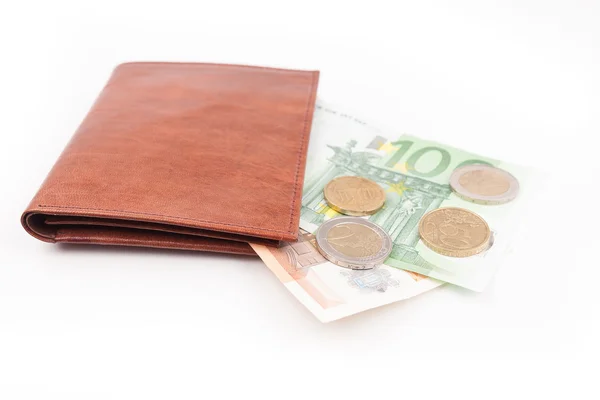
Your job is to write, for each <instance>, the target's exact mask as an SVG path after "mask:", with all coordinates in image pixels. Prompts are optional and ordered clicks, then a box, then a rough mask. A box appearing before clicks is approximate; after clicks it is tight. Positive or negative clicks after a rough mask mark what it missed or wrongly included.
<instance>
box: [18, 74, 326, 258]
mask: <svg viewBox="0 0 600 400" xmlns="http://www.w3.org/2000/svg"><path fill="white" fill-rule="evenodd" d="M318 77H319V73H318V72H317V71H295V70H285V69H274V68H263V67H250V66H241V65H223V64H199V63H146V62H141V63H126V64H121V65H119V66H118V67H117V68H116V69H115V71H114V72H113V74H112V77H111V78H110V80H109V82H108V84H107V85H106V87H105V88H104V90H103V91H102V93H101V94H100V96H99V97H98V99H97V100H96V103H95V104H94V106H93V107H92V109H91V110H90V112H89V113H88V115H87V117H86V118H85V120H84V121H83V123H82V124H81V126H80V127H79V129H78V130H77V132H76V133H75V135H74V136H73V138H72V139H71V141H70V142H69V144H68V145H67V147H66V148H65V150H64V151H63V153H62V154H61V156H60V158H59V159H58V161H57V162H56V164H55V165H54V167H53V168H52V170H51V171H50V173H49V175H48V177H47V178H46V180H45V181H44V183H43V184H42V186H41V188H40V189H39V191H38V193H37V194H36V196H35V197H34V198H33V200H32V201H31V203H30V204H29V207H28V208H27V210H26V211H25V212H24V213H23V215H22V217H21V222H22V224H23V227H24V228H25V229H26V230H27V232H29V233H30V234H31V235H32V236H34V237H36V238H38V239H40V240H43V241H46V242H65V243H94V244H108V245H130V246H147V247H161V248H173V249H189V250H206V251H217V252H228V253H238V254H254V252H253V250H252V249H251V247H250V246H249V245H248V242H256V243H264V244H267V245H277V244H278V243H279V241H290V240H295V239H296V238H297V236H298V223H299V213H300V198H301V194H302V184H303V180H304V169H305V163H306V151H307V146H308V138H309V134H310V129H311V122H312V114H313V110H314V105H315V98H316V91H317V82H318Z"/></svg>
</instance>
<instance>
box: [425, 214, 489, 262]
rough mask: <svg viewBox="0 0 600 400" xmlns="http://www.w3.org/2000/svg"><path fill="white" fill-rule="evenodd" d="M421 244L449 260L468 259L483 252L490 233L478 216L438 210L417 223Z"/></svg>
mask: <svg viewBox="0 0 600 400" xmlns="http://www.w3.org/2000/svg"><path fill="white" fill-rule="evenodd" d="M419 235H420V236H421V240H422V241H423V243H424V244H425V245H426V246H427V247H429V248H430V249H431V250H433V251H435V252H436V253H439V254H442V255H445V256H449V257H470V256H474V255H475V254H479V253H481V252H482V251H484V250H486V249H487V248H488V246H489V242H490V237H491V231H490V227H489V226H488V224H487V222H485V220H484V219H483V218H481V217H480V216H479V215H477V214H475V213H474V212H471V211H469V210H465V209H463V208H458V207H446V208H438V209H437V210H433V211H430V212H428V213H427V214H425V215H424V216H423V218H421V221H420V222H419Z"/></svg>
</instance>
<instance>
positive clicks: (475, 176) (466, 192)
mask: <svg viewBox="0 0 600 400" xmlns="http://www.w3.org/2000/svg"><path fill="white" fill-rule="evenodd" d="M450 187H452V190H454V193H455V194H456V195H457V196H458V197H460V198H462V199H463V200H467V201H471V202H473V203H478V204H489V205H491V204H504V203H508V202H509V201H511V200H514V199H515V198H516V197H517V194H519V181H517V178H515V177H514V176H512V175H511V174H509V173H508V172H506V171H504V170H503V169H500V168H496V167H492V166H489V165H484V164H472V165H466V166H464V167H460V168H457V169H455V170H454V172H453V173H452V175H451V176H450Z"/></svg>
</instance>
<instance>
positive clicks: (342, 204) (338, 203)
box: [323, 176, 385, 217]
mask: <svg viewBox="0 0 600 400" xmlns="http://www.w3.org/2000/svg"><path fill="white" fill-rule="evenodd" d="M323 194H324V196H325V200H326V201H327V204H328V205H329V207H331V208H332V209H334V210H335V211H337V212H339V213H342V214H346V215H353V216H357V217H361V216H364V215H371V214H375V213H376V212H377V211H379V209H380V208H381V207H383V204H384V203H385V192H384V191H383V189H382V188H381V186H379V185H378V184H377V183H375V182H373V181H371V180H369V179H366V178H361V177H360V176H340V177H339V178H335V179H333V180H332V181H331V182H329V183H328V184H327V185H325V188H324V189H323Z"/></svg>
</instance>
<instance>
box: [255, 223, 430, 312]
mask: <svg viewBox="0 0 600 400" xmlns="http://www.w3.org/2000/svg"><path fill="white" fill-rule="evenodd" d="M314 242H315V238H314V235H312V234H311V233H308V232H305V231H302V232H300V237H299V240H298V241H297V242H293V243H284V244H283V246H281V247H279V248H275V247H267V246H263V245H259V244H251V246H252V248H253V249H254V251H256V253H257V254H258V255H259V256H260V258H261V259H262V260H263V262H264V263H265V264H266V265H267V267H269V269H270V270H271V271H272V272H273V273H274V274H275V276H277V278H278V279H279V280H280V281H281V282H282V283H283V284H284V285H285V287H286V288H287V289H288V290H289V291H290V292H291V293H292V294H293V295H294V296H295V297H296V298H297V299H298V300H299V301H300V302H301V303H302V304H304V306H305V307H306V308H308V309H309V310H310V311H311V312H312V313H313V314H314V315H315V316H316V317H317V318H318V319H319V320H320V321H321V322H329V321H333V320H336V319H340V318H343V317H347V316H349V315H352V314H356V313H359V312H361V311H365V310H368V309H371V308H375V307H379V306H383V305H385V304H389V303H393V302H396V301H400V300H404V299H407V298H409V297H413V296H416V295H418V294H421V293H423V292H426V291H428V290H431V289H433V288H435V287H437V286H440V285H441V284H442V282H440V281H437V280H434V279H430V278H427V277H425V276H423V275H419V274H416V273H414V272H409V271H403V270H401V269H397V268H392V267H387V266H381V267H379V268H375V269H371V270H362V271H357V270H351V269H347V268H342V267H339V266H337V265H335V264H332V263H331V262H329V261H327V260H326V259H325V258H324V257H323V256H322V255H321V254H320V253H319V252H318V251H317V249H316V247H315V243H314Z"/></svg>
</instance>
